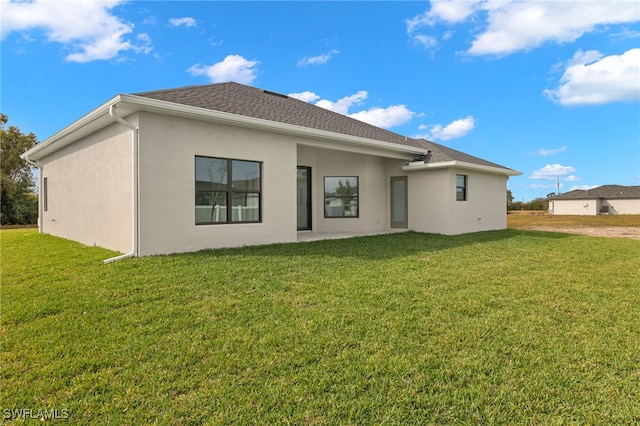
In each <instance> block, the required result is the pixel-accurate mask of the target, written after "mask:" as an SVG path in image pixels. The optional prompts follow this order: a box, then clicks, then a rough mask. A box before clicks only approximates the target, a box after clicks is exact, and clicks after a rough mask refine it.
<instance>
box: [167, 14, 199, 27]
mask: <svg viewBox="0 0 640 426" xmlns="http://www.w3.org/2000/svg"><path fill="white" fill-rule="evenodd" d="M169 23H170V24H171V25H172V26H174V27H179V26H180V25H184V26H185V27H195V26H196V25H197V24H196V20H195V19H194V18H192V17H190V16H185V17H184V18H171V19H169Z"/></svg>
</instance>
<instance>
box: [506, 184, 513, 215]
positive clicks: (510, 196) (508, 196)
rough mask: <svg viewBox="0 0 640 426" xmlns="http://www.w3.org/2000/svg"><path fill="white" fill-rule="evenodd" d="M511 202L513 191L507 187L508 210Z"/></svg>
mask: <svg viewBox="0 0 640 426" xmlns="http://www.w3.org/2000/svg"><path fill="white" fill-rule="evenodd" d="M512 203H513V193H512V192H511V190H510V189H507V210H509V208H510V207H511V204H512Z"/></svg>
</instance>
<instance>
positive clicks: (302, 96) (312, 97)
mask: <svg viewBox="0 0 640 426" xmlns="http://www.w3.org/2000/svg"><path fill="white" fill-rule="evenodd" d="M287 96H289V97H290V98H295V99H299V100H301V101H304V102H313V101H316V100H318V99H320V96H318V95H316V94H315V93H313V92H309V91H307V92H300V93H289V94H288V95H287Z"/></svg>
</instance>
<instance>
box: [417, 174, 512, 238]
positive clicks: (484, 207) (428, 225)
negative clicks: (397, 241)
mask: <svg viewBox="0 0 640 426" xmlns="http://www.w3.org/2000/svg"><path fill="white" fill-rule="evenodd" d="M457 174H461V175H466V176H467V200H466V201H457V200H456V175H457ZM408 178H409V181H408V186H409V229H411V230H414V231H418V232H428V233H436V234H445V235H456V234H463V233H468V232H479V231H489V230H498V229H505V228H506V227H507V213H506V191H507V189H506V183H507V178H506V177H505V176H502V175H497V174H491V173H482V172H477V171H471V170H463V169H455V168H447V169H445V168H443V169H433V170H416V171H411V172H409V173H408Z"/></svg>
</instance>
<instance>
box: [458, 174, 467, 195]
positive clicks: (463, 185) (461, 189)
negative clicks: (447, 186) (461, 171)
mask: <svg viewBox="0 0 640 426" xmlns="http://www.w3.org/2000/svg"><path fill="white" fill-rule="evenodd" d="M456 200H457V201H467V175H456Z"/></svg>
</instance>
